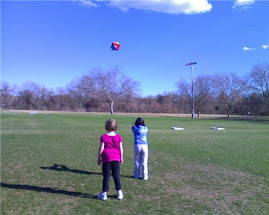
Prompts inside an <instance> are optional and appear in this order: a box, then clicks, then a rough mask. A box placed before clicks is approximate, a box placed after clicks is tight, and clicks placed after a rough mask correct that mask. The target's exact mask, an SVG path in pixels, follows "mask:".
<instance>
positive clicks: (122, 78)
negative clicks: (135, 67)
mask: <svg viewBox="0 0 269 215" xmlns="http://www.w3.org/2000/svg"><path fill="white" fill-rule="evenodd" d="M120 70H121V69H120V67H118V66H115V67H114V68H110V69H107V70H102V69H93V70H91V71H90V73H89V74H90V75H89V77H91V78H92V79H93V80H94V83H95V89H96V93H97V97H96V98H98V99H100V100H101V101H102V102H105V103H107V104H109V108H110V113H111V114H113V113H114V103H115V102H116V101H117V100H119V99H120V98H122V97H126V96H134V95H135V94H136V93H137V92H138V90H139V85H140V84H139V83H138V82H136V81H133V80H132V79H131V78H129V77H127V76H126V75H124V74H123V73H122V72H121V71H120Z"/></svg>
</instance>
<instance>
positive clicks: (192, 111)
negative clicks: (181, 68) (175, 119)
mask: <svg viewBox="0 0 269 215" xmlns="http://www.w3.org/2000/svg"><path fill="white" fill-rule="evenodd" d="M194 64H196V62H191V63H186V64H185V66H191V75H192V84H191V96H192V109H191V118H195V111H194V95H193V82H194V78H193V65H194Z"/></svg>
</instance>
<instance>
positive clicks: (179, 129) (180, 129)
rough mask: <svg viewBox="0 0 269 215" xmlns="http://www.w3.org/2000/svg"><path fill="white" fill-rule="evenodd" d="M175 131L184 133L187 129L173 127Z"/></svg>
mask: <svg viewBox="0 0 269 215" xmlns="http://www.w3.org/2000/svg"><path fill="white" fill-rule="evenodd" d="M172 129H173V130H175V131H184V130H185V128H179V127H172Z"/></svg>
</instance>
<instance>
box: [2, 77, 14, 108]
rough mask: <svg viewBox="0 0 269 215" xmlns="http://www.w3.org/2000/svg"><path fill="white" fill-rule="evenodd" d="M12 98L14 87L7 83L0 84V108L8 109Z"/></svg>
mask: <svg viewBox="0 0 269 215" xmlns="http://www.w3.org/2000/svg"><path fill="white" fill-rule="evenodd" d="M13 98H14V87H12V86H11V85H9V84H8V83H7V82H3V83H1V108H5V109H9V108H11V107H12V101H13Z"/></svg>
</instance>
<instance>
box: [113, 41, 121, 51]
mask: <svg viewBox="0 0 269 215" xmlns="http://www.w3.org/2000/svg"><path fill="white" fill-rule="evenodd" d="M111 49H112V50H116V51H119V49H120V43H118V42H113V43H112V45H111Z"/></svg>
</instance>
